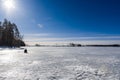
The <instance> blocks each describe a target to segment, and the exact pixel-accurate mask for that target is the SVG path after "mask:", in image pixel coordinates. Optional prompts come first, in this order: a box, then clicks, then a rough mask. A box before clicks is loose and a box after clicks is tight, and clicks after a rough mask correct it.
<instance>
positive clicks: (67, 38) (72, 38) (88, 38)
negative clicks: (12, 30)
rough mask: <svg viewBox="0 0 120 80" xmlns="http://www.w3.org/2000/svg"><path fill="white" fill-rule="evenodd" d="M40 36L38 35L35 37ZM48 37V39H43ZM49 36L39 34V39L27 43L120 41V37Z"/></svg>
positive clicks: (35, 38) (32, 39)
mask: <svg viewBox="0 0 120 80" xmlns="http://www.w3.org/2000/svg"><path fill="white" fill-rule="evenodd" d="M35 36H38V35H35ZM43 36H46V37H43ZM47 36H50V35H48V34H42V35H41V34H39V37H34V38H32V37H31V39H29V38H28V39H26V41H38V42H39V41H42V42H44V41H80V40H120V36H104V37H66V38H52V37H47Z"/></svg>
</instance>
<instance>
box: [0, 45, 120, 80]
mask: <svg viewBox="0 0 120 80" xmlns="http://www.w3.org/2000/svg"><path fill="white" fill-rule="evenodd" d="M27 49H28V54H25V53H24V52H23V50H20V49H11V50H10V49H0V80H120V48H119V47H27Z"/></svg>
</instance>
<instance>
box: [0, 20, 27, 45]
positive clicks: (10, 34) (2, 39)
mask: <svg viewBox="0 0 120 80" xmlns="http://www.w3.org/2000/svg"><path fill="white" fill-rule="evenodd" d="M22 39H23V36H21V35H20V32H19V30H18V28H17V25H16V24H15V23H11V22H10V21H8V20H7V19H4V21H3V22H1V21H0V46H7V47H20V46H25V43H24V41H23V40H22Z"/></svg>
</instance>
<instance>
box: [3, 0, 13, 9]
mask: <svg viewBox="0 0 120 80" xmlns="http://www.w3.org/2000/svg"><path fill="white" fill-rule="evenodd" d="M3 6H4V8H5V9H6V10H7V11H11V10H14V9H15V2H14V0H4V1H3Z"/></svg>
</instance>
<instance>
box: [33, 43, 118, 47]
mask: <svg viewBox="0 0 120 80" xmlns="http://www.w3.org/2000/svg"><path fill="white" fill-rule="evenodd" d="M35 46H36V47H120V44H86V45H85V44H84V45H82V44H76V43H69V44H66V45H40V44H35Z"/></svg>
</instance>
